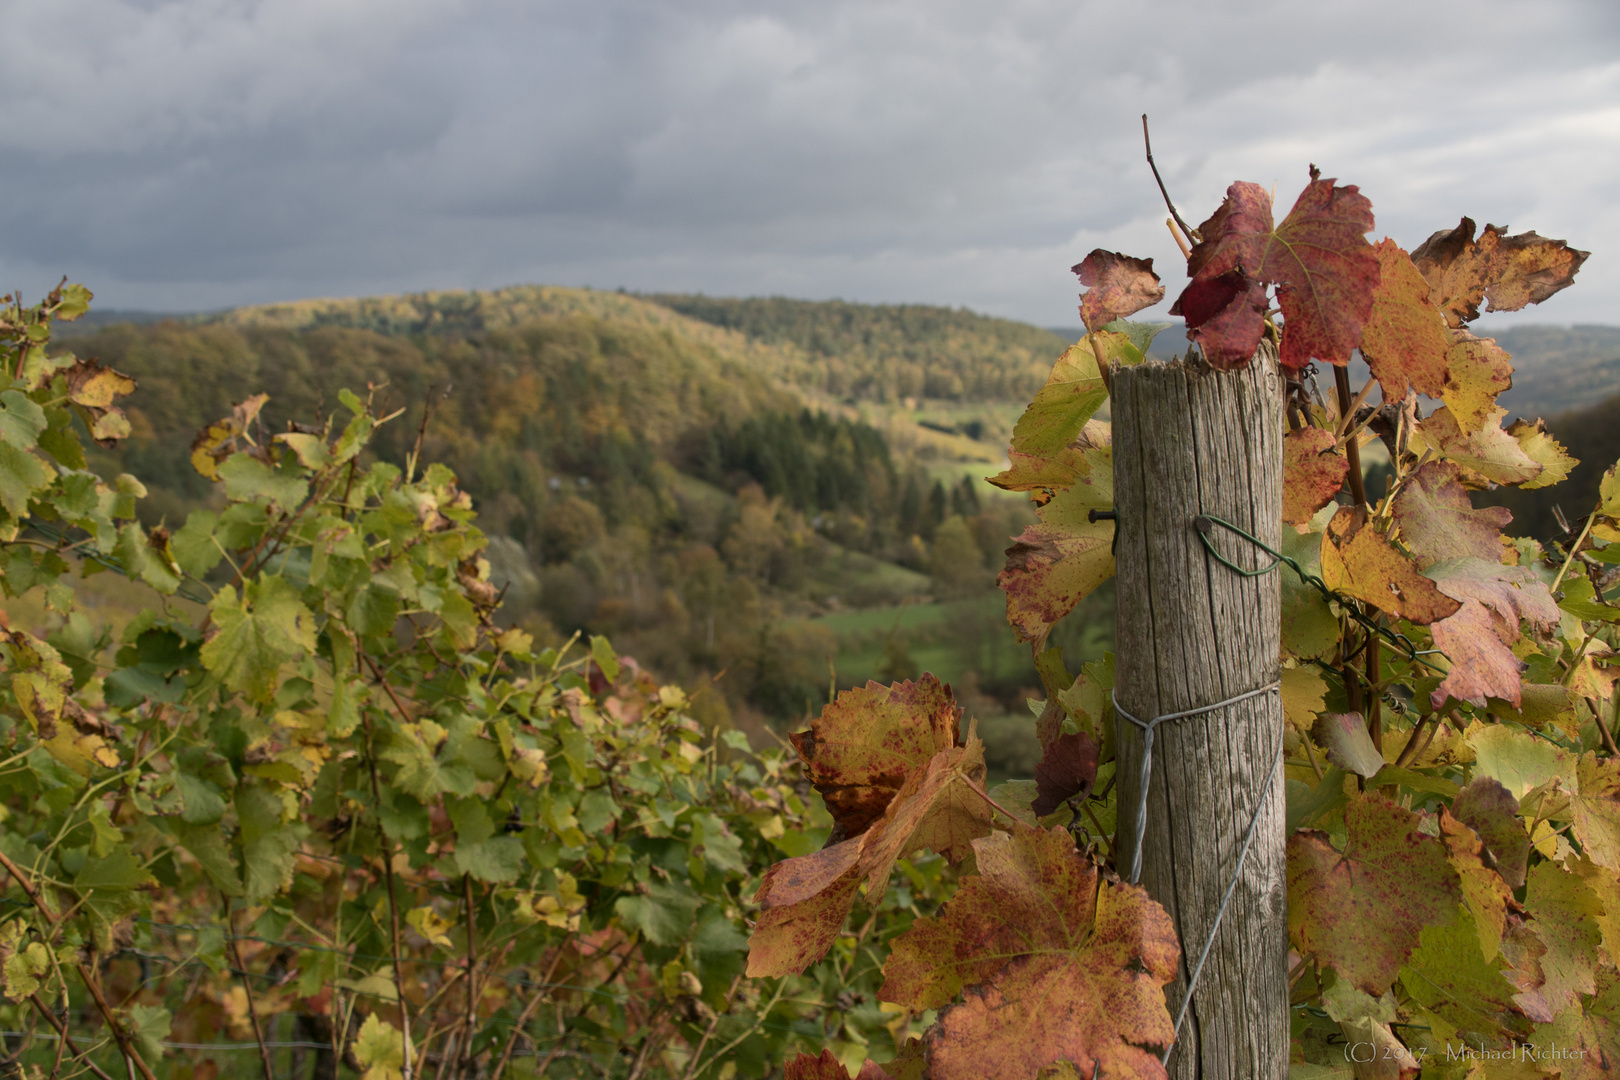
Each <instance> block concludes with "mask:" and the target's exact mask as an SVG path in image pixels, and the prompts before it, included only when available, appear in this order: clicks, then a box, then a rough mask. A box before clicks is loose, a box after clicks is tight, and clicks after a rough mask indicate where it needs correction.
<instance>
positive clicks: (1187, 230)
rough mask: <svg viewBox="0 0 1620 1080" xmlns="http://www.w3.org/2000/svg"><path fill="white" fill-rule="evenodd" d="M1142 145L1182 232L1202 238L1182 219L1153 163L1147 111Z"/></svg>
mask: <svg viewBox="0 0 1620 1080" xmlns="http://www.w3.org/2000/svg"><path fill="white" fill-rule="evenodd" d="M1142 146H1143V148H1144V149H1146V150H1147V163H1148V168H1150V169H1152V170H1153V179H1154V182H1156V183H1157V184H1158V185H1159V194H1160V195H1163V196H1164V205H1165V208H1166V209H1168V210H1169V211H1170V216H1171V217H1172V218H1174V219H1175V222H1176V224H1177V225H1179V226H1181V231H1182V232H1184V233H1186V234H1187V235H1188V236H1190V237H1192V238H1193V239H1194V240H1202V239H1203V237H1202V236H1200V235H1199V233H1198V230H1197V229H1194V228H1193V227H1191V226H1190V225H1188V224H1187V223H1186V222H1185V221H1182V220H1181V214H1180V213H1178V212H1177V211H1176V204H1175V203H1173V202H1171V201H1170V193H1169V192H1168V191H1166V190H1165V188H1164V180H1163V179H1161V178H1160V176H1159V167H1158V166H1157V165H1155V164H1154V163H1153V141H1152V140H1151V139H1149V138H1148V122H1147V113H1143V114H1142Z"/></svg>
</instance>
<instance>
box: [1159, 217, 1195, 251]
mask: <svg viewBox="0 0 1620 1080" xmlns="http://www.w3.org/2000/svg"><path fill="white" fill-rule="evenodd" d="M1164 224H1165V227H1166V228H1168V229H1169V230H1170V239H1172V240H1174V241H1175V242H1176V247H1178V248H1180V249H1181V257H1182V258H1183V259H1190V258H1192V248H1190V247H1188V246H1187V241H1186V240H1185V239H1183V238H1182V235H1181V230H1180V229H1178V228H1176V219H1175V218H1165V219H1164Z"/></svg>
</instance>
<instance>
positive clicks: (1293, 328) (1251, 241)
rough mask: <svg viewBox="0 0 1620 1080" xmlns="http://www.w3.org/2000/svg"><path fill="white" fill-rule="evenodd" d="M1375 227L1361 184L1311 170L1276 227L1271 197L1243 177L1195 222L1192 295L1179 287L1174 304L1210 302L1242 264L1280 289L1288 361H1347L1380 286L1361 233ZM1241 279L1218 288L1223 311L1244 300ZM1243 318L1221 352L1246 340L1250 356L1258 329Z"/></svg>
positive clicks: (1189, 265) (1202, 305) (1190, 263)
mask: <svg viewBox="0 0 1620 1080" xmlns="http://www.w3.org/2000/svg"><path fill="white" fill-rule="evenodd" d="M1372 227H1373V215H1372V203H1371V202H1369V201H1368V200H1367V198H1366V197H1365V196H1364V195H1362V194H1361V192H1360V190H1359V189H1358V188H1356V187H1355V186H1354V185H1350V186H1347V187H1336V186H1334V182H1333V181H1332V180H1323V179H1321V178H1320V177H1319V176H1317V174H1316V172H1315V170H1314V169H1313V170H1312V173H1311V182H1310V183H1309V184H1308V185H1307V186H1306V188H1305V190H1304V191H1302V192H1301V193H1300V196H1299V199H1298V200H1297V201H1296V202H1295V203H1294V208H1293V209H1292V210H1290V211H1289V213H1288V216H1287V217H1286V218H1284V219H1283V222H1282V224H1281V225H1279V226H1276V227H1275V228H1273V227H1272V217H1271V196H1270V195H1268V194H1267V193H1266V191H1265V189H1264V188H1262V187H1261V186H1260V185H1259V184H1251V183H1246V182H1241V181H1240V182H1239V183H1236V184H1233V185H1232V186H1231V187H1229V188H1227V189H1226V199H1225V200H1224V201H1223V202H1222V203H1221V205H1220V208H1219V209H1217V210H1216V211H1215V213H1214V214H1213V215H1211V217H1210V219H1209V220H1208V221H1206V222H1204V224H1203V225H1201V226H1199V233H1200V234H1201V235H1202V236H1203V237H1204V239H1203V240H1202V241H1200V242H1199V244H1198V245H1197V246H1196V247H1194V248H1193V250H1192V254H1191V256H1190V257H1189V258H1188V260H1187V272H1188V273H1189V274H1190V275H1191V276H1192V278H1193V284H1192V285H1189V286H1188V289H1189V290H1191V291H1192V295H1190V296H1189V295H1188V294H1187V293H1185V292H1184V293H1183V297H1185V298H1186V300H1187V304H1186V305H1181V304H1180V302H1179V301H1178V306H1183V308H1184V309H1185V308H1186V307H1198V308H1208V307H1211V306H1213V305H1212V299H1213V298H1211V297H1206V296H1205V293H1206V292H1207V291H1208V290H1210V288H1211V286H1209V285H1208V284H1206V283H1207V282H1208V281H1210V279H1213V278H1218V277H1220V276H1221V275H1223V274H1228V273H1229V272H1230V271H1232V270H1235V269H1241V270H1242V271H1243V272H1244V273H1245V274H1247V275H1248V277H1249V278H1251V279H1253V280H1254V281H1256V282H1266V283H1269V284H1273V285H1275V286H1277V302H1278V304H1279V306H1281V308H1282V315H1283V320H1284V324H1283V335H1282V346H1281V349H1280V359H1281V361H1282V364H1283V366H1284V367H1288V368H1293V369H1296V370H1297V369H1299V368H1302V367H1304V366H1305V365H1306V364H1308V363H1309V362H1310V361H1311V360H1312V359H1313V358H1314V359H1320V360H1325V361H1328V362H1329V363H1334V364H1348V363H1349V362H1350V354H1351V352H1352V351H1354V350H1355V348H1356V346H1357V345H1358V344H1359V343H1360V341H1361V332H1362V327H1363V325H1364V324H1365V323H1366V321H1367V318H1368V316H1369V315H1370V314H1371V312H1372V303H1373V290H1374V289H1375V288H1377V285H1378V273H1379V270H1378V256H1377V255H1376V254H1375V253H1374V252H1373V248H1372V245H1371V244H1369V243H1367V237H1366V233H1367V232H1368V231H1369V230H1370V229H1372ZM1194 286H1196V289H1195V288H1194ZM1241 286H1242V283H1241V282H1240V281H1234V280H1232V279H1230V278H1229V279H1227V284H1226V285H1225V286H1223V291H1224V292H1225V293H1227V294H1228V296H1229V297H1230V299H1229V301H1228V303H1227V304H1226V306H1225V307H1223V308H1220V309H1218V310H1219V311H1221V312H1225V311H1228V310H1230V309H1231V307H1232V306H1233V305H1242V304H1246V303H1248V302H1249V300H1248V297H1249V290H1247V289H1244V288H1242V287H1241ZM1189 322H1190V320H1189ZM1240 325H1241V327H1242V329H1243V336H1242V337H1241V338H1239V337H1238V335H1235V334H1234V335H1233V340H1231V341H1224V340H1223V341H1222V342H1220V343H1219V347H1220V348H1221V349H1222V351H1224V352H1227V353H1228V354H1230V352H1232V351H1235V350H1237V349H1239V348H1240V347H1241V346H1242V345H1244V344H1247V345H1248V347H1249V352H1251V353H1252V351H1253V347H1254V345H1257V344H1258V343H1259V338H1258V336H1256V337H1255V338H1254V340H1253V341H1252V342H1249V341H1248V339H1247V330H1248V326H1249V325H1251V323H1250V322H1249V321H1245V322H1243V323H1242V324H1240ZM1213 362H1214V361H1213V360H1212V361H1211V363H1213Z"/></svg>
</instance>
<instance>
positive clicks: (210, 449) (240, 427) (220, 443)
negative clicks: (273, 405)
mask: <svg viewBox="0 0 1620 1080" xmlns="http://www.w3.org/2000/svg"><path fill="white" fill-rule="evenodd" d="M269 400H270V395H268V394H254V395H253V396H252V397H250V398H247V399H246V400H244V401H241V402H238V403H237V404H236V405H235V406H234V407H233V408H232V409H231V415H229V416H227V417H225V418H224V419H223V420H216V421H214V422H213V423H212V424H209V425H208V426H207V427H205V428H203V429H202V430H201V431H199V432H198V433H197V437H196V438H195V439H193V440H192V443H191V467H192V468H194V469H196V470H197V472H199V473H201V474H202V475H203V476H205V477H207V478H208V479H209V480H218V479H220V475H219V466H220V463H221V462H223V461H224V460H225V459H226V458H228V457H230V456H231V455H232V454H233V453H235V452H236V449H237V446H236V443H237V440H238V439H240V438H241V437H242V436H243V435H245V434H247V430H248V428H250V427H252V426H253V421H254V420H256V419H257V418H258V415H259V410H261V409H263V408H264V403H265V402H267V401H269Z"/></svg>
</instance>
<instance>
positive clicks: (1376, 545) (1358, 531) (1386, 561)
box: [1322, 506, 1460, 625]
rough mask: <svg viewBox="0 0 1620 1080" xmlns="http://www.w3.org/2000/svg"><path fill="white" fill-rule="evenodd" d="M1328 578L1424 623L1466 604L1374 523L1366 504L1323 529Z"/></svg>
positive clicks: (1339, 588)
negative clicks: (1424, 571) (1440, 585)
mask: <svg viewBox="0 0 1620 1080" xmlns="http://www.w3.org/2000/svg"><path fill="white" fill-rule="evenodd" d="M1322 580H1323V581H1325V582H1326V583H1327V587H1328V588H1330V589H1332V590H1333V591H1335V592H1338V593H1342V594H1344V595H1346V596H1353V597H1355V598H1356V599H1358V600H1363V601H1365V602H1367V603H1369V604H1371V605H1372V606H1373V607H1376V608H1378V609H1379V610H1380V611H1384V612H1387V613H1389V614H1390V615H1393V616H1395V617H1396V618H1401V619H1407V620H1410V621H1411V622H1414V623H1417V624H1419V625H1427V624H1429V623H1432V622H1435V621H1436V620H1439V619H1443V618H1445V617H1446V616H1448V615H1451V614H1453V613H1454V612H1456V610H1457V608H1458V607H1459V606H1460V605H1459V604H1458V603H1457V601H1455V600H1453V599H1452V598H1451V597H1449V596H1447V595H1445V594H1444V593H1442V592H1441V591H1440V590H1439V589H1438V588H1436V587H1435V584H1434V582H1432V581H1430V580H1429V579H1428V578H1426V577H1424V576H1423V575H1422V574H1420V573H1419V572H1418V569H1417V567H1415V566H1413V565H1412V562H1411V560H1409V559H1408V558H1407V557H1406V556H1405V555H1402V554H1401V553H1400V552H1399V551H1397V550H1396V549H1395V547H1394V546H1393V545H1392V544H1390V542H1389V541H1388V540H1387V539H1385V538H1384V537H1383V536H1382V535H1381V534H1380V533H1379V532H1378V531H1377V529H1376V528H1374V527H1373V526H1372V525H1370V524H1369V523H1368V520H1367V516H1366V513H1365V511H1364V509H1363V508H1361V507H1349V506H1347V507H1344V508H1343V509H1341V510H1340V511H1339V512H1338V513H1337V514H1335V515H1334V517H1333V520H1332V521H1331V522H1329V523H1328V528H1327V531H1326V532H1324V533H1323V534H1322Z"/></svg>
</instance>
